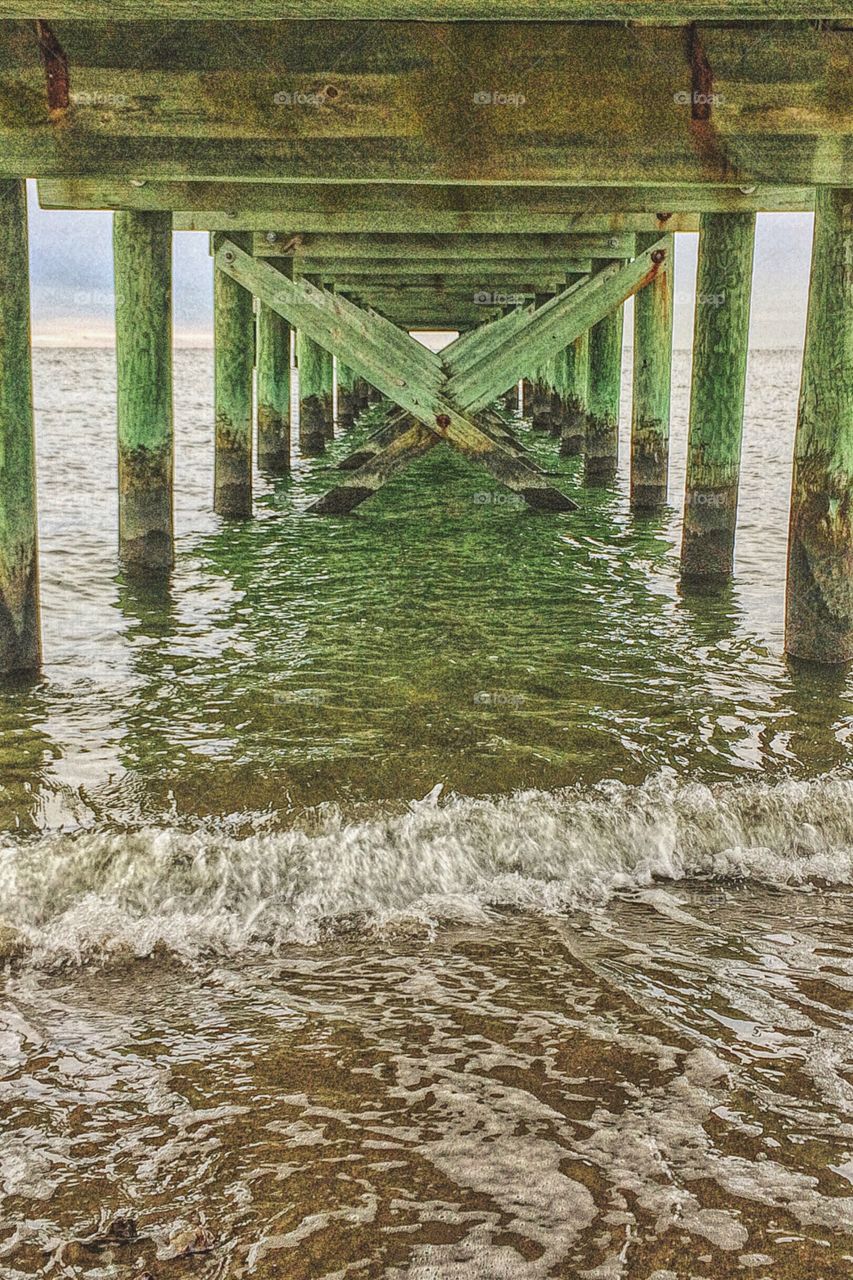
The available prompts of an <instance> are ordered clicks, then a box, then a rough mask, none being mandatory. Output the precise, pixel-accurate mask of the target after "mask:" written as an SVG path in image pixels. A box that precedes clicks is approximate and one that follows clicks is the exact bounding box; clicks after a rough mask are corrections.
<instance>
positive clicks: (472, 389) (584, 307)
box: [448, 242, 666, 411]
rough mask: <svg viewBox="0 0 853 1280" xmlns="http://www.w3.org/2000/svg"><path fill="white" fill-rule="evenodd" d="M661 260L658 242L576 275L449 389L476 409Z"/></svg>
mask: <svg viewBox="0 0 853 1280" xmlns="http://www.w3.org/2000/svg"><path fill="white" fill-rule="evenodd" d="M665 260H666V249H665V248H664V247H663V246H662V245H661V244H660V242H658V243H657V244H656V245H654V246H652V247H650V248H649V249H646V250H644V251H643V252H642V253H639V254H637V257H636V258H635V259H634V260H633V261H632V262H629V263H626V264H625V265H624V266H622V265H620V264H619V263H611V264H610V265H609V266H607V267H605V268H604V269H603V270H602V271H599V272H597V273H596V275H594V276H592V277H591V278H582V279H581V280H579V281H576V282H575V283H574V284H573V285H570V286H569V287H568V288H567V289H566V290H564V292H563V293H561V294H559V295H558V296H557V297H556V298H553V299H552V300H551V301H550V302H548V303H546V305H545V306H544V307H537V309H536V310H535V311H534V312H533V314H532V315H530V316H527V317H525V320H524V323H523V326H522V327H521V328H520V329H519V330H518V331H517V332H515V333H512V334H511V335H509V337H508V338H507V339H506V341H505V342H504V343H503V344H502V345H501V346H500V347H499V348H498V349H497V350H496V351H494V352H493V353H491V358H489V359H487V360H483V361H480V362H478V364H477V365H476V366H475V367H474V368H473V369H471V370H468V371H467V372H466V373H465V374H463V375H460V376H458V377H456V378H453V379H451V382H450V383H449V384H448V392H449V394H451V395H452V396H454V397H457V398H458V399H459V400H460V403H464V404H466V405H468V406H469V407H470V408H471V409H472V410H474V411H476V410H477V409H480V408H484V407H485V406H486V405H487V404H489V403H490V402H491V401H492V400H493V399H494V398H495V396H497V395H500V394H501V392H503V391H505V390H506V389H507V388H508V387H509V386H511V385H512V384H513V383H514V382H516V381H517V380H518V379H519V378H521V377H524V376H525V375H526V374H527V373H528V372H529V371H530V369H531V368H534V369H535V368H538V367H539V365H540V364H541V363H542V362H543V361H545V360H549V359H551V357H553V356H555V355H556V354H557V352H558V351H562V350H563V348H564V347H565V346H566V345H567V344H568V343H570V342H574V340H575V338H578V337H580V335H581V334H582V333H584V332H586V330H587V329H589V328H591V327H592V325H594V324H597V323H598V322H599V321H600V320H602V319H603V318H604V317H606V316H607V315H608V314H609V313H610V312H611V311H613V310H614V309H615V308H617V307H621V306H622V303H623V302H624V301H625V300H626V298H629V297H631V296H632V295H633V294H635V293H636V292H637V291H638V290H639V289H642V288H644V286H645V285H646V284H648V283H649V282H650V281H651V280H653V279H654V277H655V275H656V274H657V272H658V270H659V269H660V266H661V263H662V262H664V261H665Z"/></svg>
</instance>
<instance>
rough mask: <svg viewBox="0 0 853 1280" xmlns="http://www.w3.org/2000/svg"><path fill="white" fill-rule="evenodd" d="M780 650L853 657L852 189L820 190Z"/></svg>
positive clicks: (835, 659)
mask: <svg viewBox="0 0 853 1280" xmlns="http://www.w3.org/2000/svg"><path fill="white" fill-rule="evenodd" d="M785 650H786V652H787V653H789V654H790V655H791V656H792V657H795V658H800V659H803V660H806V661H810V662H822V663H841V662H849V661H850V659H851V658H853V189H839V190H828V189H825V188H819V189H818V192H817V201H816V209H815V227H814V247H813V253H812V270H811V287H810V291H809V311H808V321H807V325H806V344H805V352H804V356H803V377H802V384H801V388H800V404H799V415H798V420H797V432H796V437H795V443H794V478H793V489H792V495H791V521H790V533H789V543H788V587H787V602H786V610H785Z"/></svg>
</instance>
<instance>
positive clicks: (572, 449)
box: [560, 285, 652, 458]
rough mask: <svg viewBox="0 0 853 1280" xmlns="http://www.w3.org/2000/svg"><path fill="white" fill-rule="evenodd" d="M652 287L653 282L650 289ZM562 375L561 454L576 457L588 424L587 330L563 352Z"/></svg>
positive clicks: (582, 444) (583, 446) (566, 456)
mask: <svg viewBox="0 0 853 1280" xmlns="http://www.w3.org/2000/svg"><path fill="white" fill-rule="evenodd" d="M651 287H652V286H651V285H650V286H649V288H651ZM642 292H645V290H643V291H642ZM635 305H636V304H635ZM560 375H561V387H562V396H563V405H564V413H563V423H562V430H561V433H560V453H561V454H562V456H563V457H564V458H576V457H578V456H579V455H580V454H582V453H583V451H584V448H585V446H586V423H587V414H588V412H589V332H588V331H587V332H586V333H582V334H581V335H580V337H579V338H575V340H574V342H573V343H572V344H571V346H569V347H566V349H565V350H564V351H563V353H562V360H561V368H560Z"/></svg>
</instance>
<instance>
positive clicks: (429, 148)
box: [0, 0, 853, 672]
mask: <svg viewBox="0 0 853 1280" xmlns="http://www.w3.org/2000/svg"><path fill="white" fill-rule="evenodd" d="M3 12H4V16H3V19H2V20H0V246H2V248H3V250H4V252H3V253H2V255H0V299H1V300H0V438H2V444H3V449H2V451H0V670H2V671H7V672H8V671H17V670H30V669H33V668H34V667H36V666H37V665H38V663H39V661H40V652H39V649H40V645H39V627H38V573H37V545H36V519H35V476H34V467H33V462H32V457H33V449H32V434H33V428H32V416H33V414H32V401H31V395H30V393H29V390H28V388H29V385H30V373H29V359H30V355H29V335H28V305H29V304H28V286H27V277H26V269H25V268H26V227H25V213H26V205H25V198H24V188H23V180H24V179H26V178H32V179H37V181H38V192H39V199H40V201H41V203H42V205H43V206H45V207H47V208H54V209H108V210H113V211H115V228H116V234H115V256H116V273H117V278H118V279H123V280H124V281H125V282H126V287H124V288H123V290H122V305H121V306H120V307H118V308H117V316H116V324H117V351H118V366H119V400H118V405H119V443H118V452H119V479H120V496H121V502H120V516H119V520H120V530H119V544H120V553H121V556H122V559H123V561H124V563H125V565H126V566H128V567H129V568H132V569H133V570H134V571H137V572H163V571H166V572H168V568H169V566H170V564H171V562H172V558H173V545H174V536H173V529H172V470H173V469H172V452H173V427H172V400H171V360H170V346H171V344H170V335H171V327H170V326H171V257H170V253H169V247H170V240H171V235H172V232H173V231H180V230H195V231H206V232H209V233H210V235H211V252H212V254H213V257H214V267H215V279H216V290H215V302H214V310H215V341H216V422H215V449H216V477H217V479H216V492H215V495H214V505H215V508H216V510H217V511H218V512H219V513H220V514H221V515H223V516H225V517H230V518H235V517H236V518H245V517H247V516H250V515H251V512H252V463H253V452H252V451H253V439H254V436H255V434H257V447H258V461H259V462H260V463H261V465H262V466H263V467H264V468H265V469H267V470H269V471H271V472H273V473H286V472H287V470H288V469H289V466H290V452H291V423H290V388H291V372H292V368H291V359H290V351H291V338H292V332H293V331H295V334H296V339H295V343H294V347H295V351H296V362H297V366H298V376H299V402H300V415H299V430H298V433H297V434H296V442H297V445H298V447H299V448H300V449H301V451H302V452H303V453H304V454H306V455H309V456H310V455H313V454H317V453H320V452H322V451H323V450H324V449H325V446H326V443H327V441H328V439H329V438H330V436H331V435H333V434H334V430H335V423H334V421H333V410H332V406H333V403H334V394H333V385H332V384H333V381H334V379H335V377H336V378H337V388H338V394H337V404H338V424H337V425H338V429H339V430H341V429H342V428H346V427H349V426H351V425H352V424H353V422H354V421H355V420H356V419H357V418H358V416H359V413H360V410H361V408H362V407H364V405H365V404H366V403H367V401H368V399H369V394H370V392H369V388H373V389H374V391H375V392H377V393H379V394H381V396H382V397H384V398H385V399H386V400H387V401H388V406H387V413H386V415H385V419H384V422H383V425H382V426H381V427H380V428H379V430H378V431H376V432H375V433H374V435H373V436H371V437H370V438H369V440H368V441H367V442H366V443H365V442H361V444H359V446H358V448H357V449H355V450H354V451H352V452H351V453H350V455H349V456H348V457H347V458H346V459H345V461H344V462H343V463H342V464H341V467H340V478H339V479H338V481H337V483H335V484H333V485H332V487H331V488H330V491H329V492H328V493H327V494H326V496H325V497H324V498H322V499H321V500H320V501H319V502H317V503H316V504H315V506H314V508H313V510H314V511H315V512H317V513H323V514H333V513H346V512H349V511H352V510H353V509H354V508H356V507H357V506H358V505H359V504H360V503H362V502H363V501H364V500H365V499H368V498H370V497H371V496H372V495H373V494H374V493H375V492H376V491H377V489H378V488H379V487H381V485H383V484H384V483H385V482H386V481H387V480H388V479H390V478H391V477H392V476H393V475H394V474H396V473H397V472H398V471H399V470H400V469H401V468H403V467H405V466H407V465H408V464H409V463H410V462H412V461H413V460H415V459H416V458H419V457H421V456H422V455H423V454H424V453H426V452H427V451H429V450H430V449H431V448H433V447H434V446H435V445H437V444H444V445H448V446H450V447H451V448H454V449H456V450H459V451H460V452H461V453H462V454H463V455H464V456H465V457H467V458H468V459H469V460H471V461H474V462H475V463H477V464H479V465H481V466H482V467H484V468H485V469H486V470H488V471H489V472H490V473H491V474H492V475H493V476H494V477H496V478H497V479H498V480H499V481H500V482H501V483H502V484H504V485H506V486H507V487H508V488H509V489H511V490H512V491H513V492H515V493H516V494H519V495H521V496H522V497H523V498H524V499H525V500H526V502H527V503H528V504H529V505H530V506H532V507H534V508H537V509H542V510H548V511H558V512H559V511H564V512H570V511H572V510H574V509H575V507H576V504H575V502H574V501H573V500H572V499H569V498H568V497H567V496H566V495H565V494H563V493H561V492H560V491H559V489H558V488H557V487H556V486H555V485H553V484H551V483H549V481H548V479H547V478H546V477H545V475H544V473H543V470H542V468H541V467H539V466H536V465H535V464H534V463H533V462H532V461H531V460H530V459H529V458H528V457H526V453H527V451H526V448H525V445H524V441H523V437H522V435H521V434H520V433H517V429H516V426H515V424H514V423H512V422H511V421H510V420H509V419H508V418H507V417H506V415H505V414H502V413H501V412H500V410H499V409H498V408H497V407H496V406H497V405H498V404H499V402H500V401H501V398H502V397H504V396H506V395H507V394H509V395H512V393H513V388H514V387H516V386H517V384H518V383H519V382H520V381H523V382H524V386H525V397H526V401H527V407H528V410H529V416H530V417H531V419H532V426H533V428H534V429H538V430H550V431H551V432H552V433H553V434H554V435H555V436H556V437H558V440H557V441H556V442H555V449H559V450H560V452H561V453H562V454H563V455H564V456H574V455H582V457H583V474H584V478H585V481H586V483H588V484H609V483H611V482H612V480H613V478H614V476H615V474H616V469H617V464H618V423H619V410H620V381H621V357H622V307H623V304H624V303H625V301H626V300H627V299H628V298H631V297H634V298H636V305H635V320H634V388H633V394H634V403H633V413H632V446H631V497H632V503H633V505H634V507H635V509H637V510H643V509H648V508H654V507H659V506H661V505H662V504H664V503H666V501H667V499H668V488H667V477H668V450H669V430H670V422H669V416H670V411H669V387H670V366H671V346H672V305H673V259H674V244H675V236H676V235H677V234H680V233H685V232H694V233H695V232H698V233H699V237H700V249H699V279H700V292H701V294H702V296H706V297H714V298H719V299H721V302H720V304H719V305H718V306H697V308H696V320H695V342H694V371H693V398H692V406H691V413H690V423H689V441H688V468H687V489H686V495H685V523H684V544H683V552H682V557H683V558H682V564H683V571H684V578H685V581H688V580H695V579H700V580H702V581H704V582H706V583H707V582H712V583H713V582H715V581H720V580H722V581H725V580H726V579H727V578H728V577H730V576H731V574H732V572H733V570H734V538H735V526H736V516H737V493H738V484H739V472H740V456H741V434H742V420H743V402H744V385H745V373H746V361H747V344H748V334H749V315H750V284H751V270H752V258H753V245H754V230H755V215H756V214H757V213H759V212H774V211H775V212H798V211H799V212H801V211H811V210H815V225H816V229H815V251H814V260H813V268H812V291H811V300H810V310H809V321H808V337H807V344H806V352H805V367H804V377H803V392H802V397H801V406H800V421H799V425H798V432H797V443H796V450H795V452H796V458H795V470H794V492H793V500H792V517H791V521H792V523H791V561H790V569H789V583H788V588H789V589H788V602H787V620H788V629H787V635H788V640H787V648H788V651H789V652H790V653H791V654H792V655H794V656H796V657H799V658H803V659H807V660H813V661H820V662H843V661H847V660H849V659H850V658H851V657H853V527H851V518H850V510H851V509H853V9H851V7H850V6H846V5H839V4H836V3H827V4H824V5H822V6H820V7H819V8H815V7H814V6H813V5H812V4H806V3H800V2H797V3H793V4H792V3H785V4H782V3H781V2H780V3H774V2H773V0H770V2H769V3H756V2H755V0H742V2H740V3H725V2H724V0H705V2H704V3H700V4H698V5H696V4H694V5H691V6H689V8H688V6H686V5H682V4H680V3H678V2H673V0H669V2H667V3H663V2H662V0H657V2H656V3H644V0H607V2H603V0H602V2H598V0H577V2H572V0H562V2H560V3H556V4H550V5H548V6H547V19H548V20H547V21H543V20H542V19H543V17H545V16H546V6H543V5H540V4H534V3H532V2H528V0H512V2H510V0H498V2H497V3H495V4H492V5H490V6H489V7H488V13H487V16H486V19H485V20H482V17H483V13H484V12H485V10H484V6H481V5H478V4H474V3H472V0H415V2H414V3H407V4H403V3H402V2H400V0H391V2H390V3H383V4H382V5H381V9H380V6H379V5H377V4H374V3H370V2H369V0H344V2H343V3H340V4H337V5H332V6H329V5H325V4H324V5H322V6H320V5H316V4H313V3H312V2H311V0H308V2H307V3H306V2H305V0H300V3H299V4H294V3H290V2H287V3H281V2H279V0H261V2H260V3H258V2H256V0H253V3H251V4H248V3H245V0H238V2H236V3H232V4H229V5H225V4H224V3H223V2H222V0H216V2H212V0H177V2H175V0H168V2H167V0H154V2H151V0H145V2H144V3H143V0H116V2H111V3H110V4H109V5H107V4H106V3H103V2H102V0H51V2H50V3H46V4H43V5H40V6H39V7H38V9H37V10H35V9H34V8H33V4H32V0H6V3H5V5H4V10H3ZM319 19H322V20H319ZM419 328H436V329H439V328H440V329H449V330H454V331H459V332H460V334H461V336H460V337H459V338H458V339H457V340H456V341H455V342H453V343H452V344H451V345H450V346H448V347H447V348H446V349H445V350H443V351H442V352H441V353H440V354H435V353H433V352H431V351H429V350H427V349H426V348H425V347H424V346H422V345H421V344H420V343H418V342H416V341H415V340H414V339H413V338H411V337H410V336H409V331H410V330H413V329H419ZM333 358H334V360H335V361H336V362H337V372H336V374H335V372H334V370H333V364H332V359H333ZM255 370H257V396H256V399H257V404H256V405H255V390H254V381H255ZM255 420H256V421H257V432H255Z"/></svg>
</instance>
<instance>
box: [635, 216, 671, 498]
mask: <svg viewBox="0 0 853 1280" xmlns="http://www.w3.org/2000/svg"><path fill="white" fill-rule="evenodd" d="M668 240H669V246H668V253H667V260H666V262H665V263H664V265H663V266H662V268H661V270H660V271H659V272H658V274H657V275H656V276H655V278H654V280H653V281H652V283H651V284H650V285H649V286H648V288H646V289H643V290H641V291H640V293H638V294H637V296H636V298H635V299H634V387H633V392H634V395H633V409H632V414H631V505H632V506H633V507H636V508H638V509H645V508H653V507H658V506H661V505H662V504H663V503H665V502H666V497H667V483H668V475H669V418H670V402H671V388H672V315H673V269H674V265H675V253H674V244H675V241H674V237H672V236H669V237H668Z"/></svg>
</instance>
